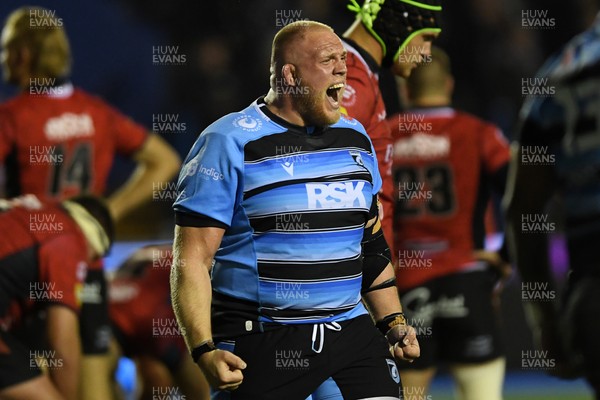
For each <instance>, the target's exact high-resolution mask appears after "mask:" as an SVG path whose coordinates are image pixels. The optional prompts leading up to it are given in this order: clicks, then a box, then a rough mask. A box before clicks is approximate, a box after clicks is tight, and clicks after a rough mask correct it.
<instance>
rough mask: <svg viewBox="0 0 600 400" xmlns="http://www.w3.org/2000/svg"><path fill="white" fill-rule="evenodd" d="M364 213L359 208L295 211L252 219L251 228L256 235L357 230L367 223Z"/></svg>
mask: <svg viewBox="0 0 600 400" xmlns="http://www.w3.org/2000/svg"><path fill="white" fill-rule="evenodd" d="M357 210H359V211H363V210H361V209H358V208H352V209H343V210H336V212H334V213H333V212H331V211H332V210H330V209H321V210H309V211H294V212H286V213H278V214H271V215H264V216H259V217H250V218H249V220H250V226H251V227H252V229H253V230H254V233H256V234H260V233H265V232H300V231H302V232H316V231H323V230H327V231H338V230H344V229H356V228H358V227H360V226H364V224H365V223H366V222H367V219H366V215H364V213H357V212H356V211H357Z"/></svg>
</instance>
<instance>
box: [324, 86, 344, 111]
mask: <svg viewBox="0 0 600 400" xmlns="http://www.w3.org/2000/svg"><path fill="white" fill-rule="evenodd" d="M342 89H344V84H343V83H341V82H340V83H336V84H334V85H331V86H329V87H328V88H327V92H326V93H327V98H328V99H329V102H330V103H331V105H332V106H333V108H336V109H337V108H339V107H340V100H341V98H342Z"/></svg>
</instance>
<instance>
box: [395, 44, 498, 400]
mask: <svg viewBox="0 0 600 400" xmlns="http://www.w3.org/2000/svg"><path fill="white" fill-rule="evenodd" d="M407 88H408V97H409V102H410V103H411V106H412V107H413V108H412V109H411V110H410V111H408V112H406V113H403V114H399V115H395V116H393V117H392V118H390V119H389V120H388V123H389V124H390V127H391V129H392V131H393V135H394V139H395V142H394V164H393V176H394V180H395V183H396V198H397V201H396V209H395V221H394V222H395V225H394V234H395V240H396V242H395V247H396V249H397V251H398V254H397V256H398V262H397V265H396V276H397V283H398V288H399V291H400V294H401V300H402V304H403V305H404V310H405V311H404V312H405V313H406V316H407V319H408V322H409V324H411V325H413V326H415V329H417V334H418V335H419V341H421V343H424V344H423V346H422V351H421V357H420V358H419V359H417V360H415V362H414V363H412V364H410V365H408V364H402V365H400V364H399V365H398V368H399V369H401V376H402V382H404V394H405V396H406V398H408V399H414V398H424V397H422V396H425V392H426V391H427V388H428V386H429V383H430V381H431V379H432V378H433V375H434V374H435V371H436V367H437V366H438V364H439V362H440V361H442V362H447V363H449V364H450V369H451V372H452V374H453V377H454V379H455V381H456V382H457V387H458V392H459V398H460V399H466V400H471V399H486V400H499V399H501V396H502V381H503V378H504V364H505V359H504V357H503V353H502V349H501V348H500V346H501V345H500V343H499V330H498V326H497V322H496V319H495V313H494V307H493V303H492V294H493V291H494V286H495V283H496V282H497V280H498V278H499V277H503V276H506V275H507V274H509V273H510V267H509V266H508V264H507V262H506V261H502V260H503V259H506V257H504V258H502V257H500V255H499V254H498V253H493V252H486V251H484V250H478V251H475V250H476V249H483V248H484V243H483V239H484V236H485V230H484V228H483V226H484V224H483V220H484V218H483V216H484V211H485V209H486V206H487V204H488V202H489V187H491V188H492V189H494V191H495V192H497V193H498V194H499V195H500V196H501V195H502V194H503V192H504V186H505V183H506V171H507V166H508V161H509V157H510V154H509V147H508V144H507V142H506V140H505V139H504V137H503V136H502V134H501V132H500V130H499V129H498V128H497V127H496V126H494V125H492V124H490V123H487V122H485V121H482V120H480V119H478V118H476V117H474V116H472V115H469V114H466V113H463V112H460V111H457V110H455V109H453V108H452V107H451V97H452V89H453V79H452V76H451V73H450V61H449V59H448V56H447V55H446V54H445V53H444V52H443V51H441V50H440V49H436V48H433V49H432V57H431V61H430V62H428V63H427V64H423V65H421V66H419V67H417V68H416V69H415V70H414V71H413V73H412V75H411V76H410V78H408V80H407ZM488 185H489V186H488Z"/></svg>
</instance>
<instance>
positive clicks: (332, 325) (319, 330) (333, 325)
mask: <svg viewBox="0 0 600 400" xmlns="http://www.w3.org/2000/svg"><path fill="white" fill-rule="evenodd" d="M325 328H327V329H330V330H332V331H336V332H339V331H341V330H342V327H341V326H340V324H338V323H337V322H335V321H334V322H325V323H322V324H314V325H313V333H312V350H313V351H314V352H315V353H320V352H321V351H322V350H323V342H324V341H325ZM317 336H318V337H319V347H318V348H317V349H316V348H315V344H316V343H317Z"/></svg>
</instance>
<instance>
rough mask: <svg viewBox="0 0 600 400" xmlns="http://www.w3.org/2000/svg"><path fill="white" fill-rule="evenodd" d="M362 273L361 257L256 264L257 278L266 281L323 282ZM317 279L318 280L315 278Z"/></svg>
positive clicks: (261, 262) (354, 276) (352, 276)
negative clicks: (330, 260) (326, 260)
mask: <svg viewBox="0 0 600 400" xmlns="http://www.w3.org/2000/svg"><path fill="white" fill-rule="evenodd" d="M361 273H362V257H361V256H360V255H359V256H357V257H355V258H352V259H345V260H338V261H337V262H330V263H323V262H318V263H316V262H314V261H311V262H310V263H307V262H305V263H299V262H296V261H293V262H285V263H283V262H282V263H279V262H267V261H259V262H258V276H259V277H260V279H264V280H268V281H273V282H275V281H286V282H287V281H303V282H308V281H311V282H325V281H330V280H336V279H339V280H343V279H348V278H356V277H357V276H360V275H361ZM315 277H318V278H315Z"/></svg>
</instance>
